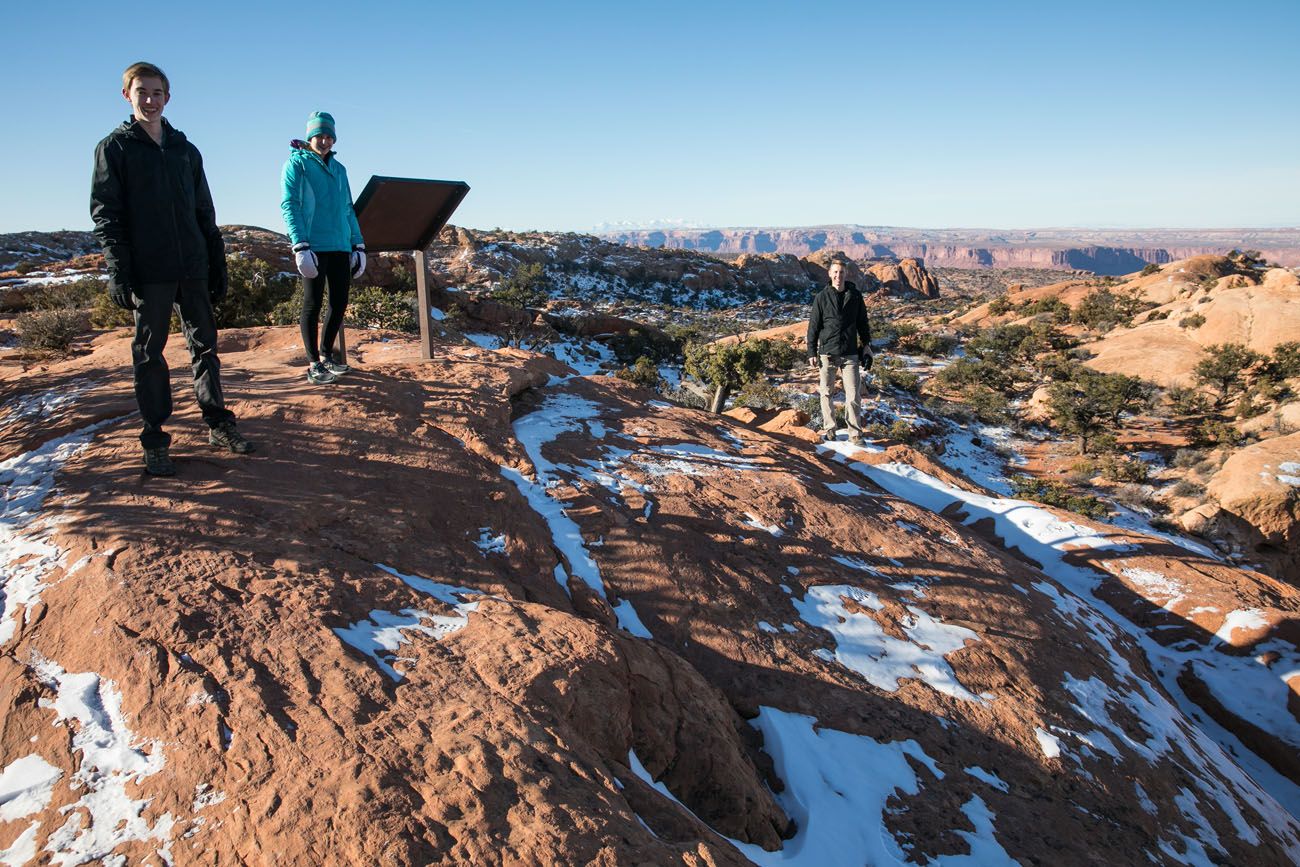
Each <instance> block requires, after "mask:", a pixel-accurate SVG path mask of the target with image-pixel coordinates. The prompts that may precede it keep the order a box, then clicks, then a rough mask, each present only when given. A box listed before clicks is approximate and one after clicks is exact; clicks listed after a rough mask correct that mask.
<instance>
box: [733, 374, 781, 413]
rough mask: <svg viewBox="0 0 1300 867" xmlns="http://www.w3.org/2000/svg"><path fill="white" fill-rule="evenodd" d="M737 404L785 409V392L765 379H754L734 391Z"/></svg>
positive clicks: (754, 407) (751, 407)
mask: <svg viewBox="0 0 1300 867" xmlns="http://www.w3.org/2000/svg"><path fill="white" fill-rule="evenodd" d="M736 404H737V406H747V407H749V408H750V409H785V407H786V396H785V392H784V391H782V390H781V389H779V388H777V387H776V386H775V385H772V384H771V383H770V382H768V381H767V380H766V379H755V380H751V381H750V382H747V383H745V384H744V385H743V386H741V388H740V391H739V392H737V393H736Z"/></svg>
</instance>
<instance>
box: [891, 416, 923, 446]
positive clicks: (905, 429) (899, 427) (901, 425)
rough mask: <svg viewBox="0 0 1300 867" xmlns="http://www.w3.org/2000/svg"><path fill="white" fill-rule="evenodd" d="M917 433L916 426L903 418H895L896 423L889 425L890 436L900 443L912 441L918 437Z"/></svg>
mask: <svg viewBox="0 0 1300 867" xmlns="http://www.w3.org/2000/svg"><path fill="white" fill-rule="evenodd" d="M916 433H917V431H916V428H914V427H912V426H911V425H910V424H908V423H907V422H906V421H904V420H903V419H901V418H896V419H894V423H893V424H891V425H890V426H889V438H890V439H894V440H897V441H898V442H900V443H910V442H912V441H913V440H915V439H916Z"/></svg>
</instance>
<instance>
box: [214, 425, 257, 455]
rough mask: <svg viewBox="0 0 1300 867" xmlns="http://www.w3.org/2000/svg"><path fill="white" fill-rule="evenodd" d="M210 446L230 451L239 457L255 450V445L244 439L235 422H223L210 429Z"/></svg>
mask: <svg viewBox="0 0 1300 867" xmlns="http://www.w3.org/2000/svg"><path fill="white" fill-rule="evenodd" d="M208 444H209V445H214V446H221V447H222V448H224V449H229V450H230V451H232V452H234V453H235V454H237V455H246V454H248V453H249V452H251V451H252V450H253V444H252V443H250V442H249V441H248V440H246V439H244V435H243V434H241V433H240V432H239V430H238V429H236V427H235V423H234V422H233V421H223V422H220V423H218V424H216V425H213V426H212V427H210V428H208Z"/></svg>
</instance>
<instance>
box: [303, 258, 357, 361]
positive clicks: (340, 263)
mask: <svg viewBox="0 0 1300 867" xmlns="http://www.w3.org/2000/svg"><path fill="white" fill-rule="evenodd" d="M316 261H317V263H318V266H317V267H318V273H317V274H316V276H315V277H304V278H302V318H301V319H300V320H299V321H298V324H299V325H301V326H302V345H303V347H304V348H306V350H307V358H308V359H309V360H311V361H320V349H319V348H318V347H317V344H316V326H317V324H318V323H319V322H320V307H321V301H322V300H323V299H324V297H325V283H326V282H328V283H329V287H330V294H329V303H328V304H326V305H325V331H324V333H323V334H321V336H320V337H321V341H320V345H321V346H323V347H325V351H326V352H333V351H334V340H335V338H337V337H338V336H339V329H340V328H342V327H343V311H345V310H347V307H348V282H349V281H350V280H351V277H352V274H351V270H352V254H351V253H317V254H316Z"/></svg>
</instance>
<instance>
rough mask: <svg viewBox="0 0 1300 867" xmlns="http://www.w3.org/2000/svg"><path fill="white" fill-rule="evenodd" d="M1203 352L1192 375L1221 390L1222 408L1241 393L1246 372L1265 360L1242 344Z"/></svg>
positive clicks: (1215, 346)
mask: <svg viewBox="0 0 1300 867" xmlns="http://www.w3.org/2000/svg"><path fill="white" fill-rule="evenodd" d="M1202 352H1203V354H1204V357H1203V358H1202V359H1201V360H1200V361H1198V362H1197V363H1196V367H1195V368H1193V370H1192V373H1193V375H1194V376H1195V377H1196V381H1197V382H1198V383H1200V384H1202V385H1207V386H1210V387H1212V388H1215V389H1217V390H1218V392H1219V400H1218V405H1219V406H1222V405H1223V404H1225V403H1227V402H1228V400H1229V399H1230V398H1231V397H1232V395H1233V394H1234V393H1235V392H1237V391H1239V390H1241V388H1242V383H1243V380H1244V379H1245V374H1246V371H1247V370H1249V369H1250V368H1252V367H1254V366H1255V365H1256V364H1258V363H1259V362H1260V361H1262V360H1263V358H1264V357H1263V356H1261V355H1260V354H1259V353H1258V352H1255V351H1254V350H1253V349H1251V348H1250V347H1248V346H1246V345H1245V344H1242V343H1221V344H1215V345H1213V346H1207V347H1205V348H1204V349H1203V350H1202Z"/></svg>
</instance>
